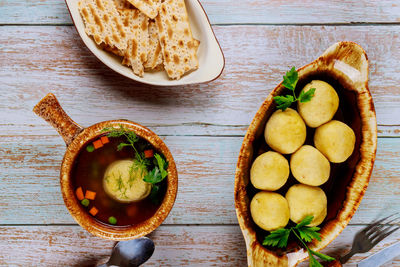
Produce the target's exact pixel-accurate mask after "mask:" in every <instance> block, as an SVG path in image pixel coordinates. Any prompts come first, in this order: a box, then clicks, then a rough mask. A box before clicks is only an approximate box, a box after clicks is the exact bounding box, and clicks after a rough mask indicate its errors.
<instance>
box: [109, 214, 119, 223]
mask: <svg viewBox="0 0 400 267" xmlns="http://www.w3.org/2000/svg"><path fill="white" fill-rule="evenodd" d="M108 222H109V223H110V224H117V218H115V217H114V216H111V217H109V218H108Z"/></svg>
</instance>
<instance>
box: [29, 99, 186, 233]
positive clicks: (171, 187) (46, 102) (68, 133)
mask: <svg viewBox="0 0 400 267" xmlns="http://www.w3.org/2000/svg"><path fill="white" fill-rule="evenodd" d="M33 110H34V112H35V113H36V114H37V115H39V116H40V117H42V118H43V119H45V120H46V121H47V122H48V123H50V124H51V125H52V126H53V127H54V128H55V129H56V130H57V131H58V133H59V134H60V135H61V136H62V138H63V139H64V141H65V143H66V145H67V151H66V152H65V155H64V159H63V161H62V165H61V171H60V183H61V192H62V195H63V198H64V202H65V205H66V207H67V209H68V211H69V212H70V213H71V215H72V217H73V218H74V219H75V220H76V222H77V223H78V224H80V225H81V226H82V227H83V228H85V229H86V230H87V231H89V232H90V233H92V234H93V235H96V236H98V237H101V238H105V239H111V240H129V239H135V238H138V237H142V236H144V235H147V234H149V233H151V232H152V231H154V230H155V229H156V228H157V227H158V226H160V224H161V223H162V222H163V221H164V220H165V218H166V217H167V216H168V214H169V212H170V211H171V209H172V206H173V205H174V202H175V198H176V194H177V190H178V174H177V170H176V165H175V161H174V159H173V157H172V155H171V152H170V151H169V149H168V148H167V146H166V145H165V143H164V142H163V141H162V140H161V139H160V137H158V136H157V135H156V134H155V133H153V132H152V131H150V130H149V129H147V128H146V127H144V126H141V125H139V124H136V123H134V122H131V121H127V120H112V121H105V122H100V123H97V124H94V125H92V126H90V127H88V128H83V127H81V126H79V125H78V124H77V123H75V122H74V121H73V120H72V119H71V118H70V117H68V115H67V114H66V113H65V112H64V110H63V109H62V108H61V106H60V104H59V103H58V101H57V99H56V97H55V96H54V95H53V94H51V93H50V94H48V95H47V96H46V97H44V98H43V99H42V100H41V101H40V102H39V103H38V104H37V105H36V106H35V107H34V109H33ZM121 125H122V126H123V127H124V128H125V129H128V130H132V131H134V132H135V133H136V134H137V136H139V137H141V138H143V139H145V140H146V141H147V142H149V143H150V144H151V145H152V146H153V148H154V149H155V150H156V151H159V152H161V153H162V154H163V155H164V157H165V159H166V160H167V162H168V169H167V172H168V176H167V178H166V179H167V182H166V192H165V195H164V198H163V200H162V202H161V204H160V206H159V208H158V209H157V210H156V212H155V213H154V215H153V216H152V217H150V218H148V219H146V220H144V221H142V222H140V223H137V224H133V225H126V226H113V225H108V224H105V223H102V222H101V221H99V220H97V219H95V218H94V217H92V216H91V215H90V214H89V213H88V211H87V210H86V209H85V208H84V207H83V206H82V205H81V203H80V201H79V200H78V199H77V197H76V196H75V189H74V185H73V181H72V178H71V173H72V170H73V167H74V163H75V161H76V160H77V157H78V155H79V152H80V151H81V149H82V148H83V147H84V146H85V145H87V144H88V142H90V141H91V140H93V139H95V138H96V137H99V136H101V135H104V132H102V130H103V129H104V128H105V127H120V126H121Z"/></svg>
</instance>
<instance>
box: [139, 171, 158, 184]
mask: <svg viewBox="0 0 400 267" xmlns="http://www.w3.org/2000/svg"><path fill="white" fill-rule="evenodd" d="M143 181H145V182H146V183H151V184H156V183H159V182H161V181H162V177H161V173H160V169H159V168H158V167H154V169H152V170H151V171H150V172H148V173H147V174H146V175H145V176H144V177H143Z"/></svg>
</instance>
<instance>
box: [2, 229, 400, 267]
mask: <svg viewBox="0 0 400 267" xmlns="http://www.w3.org/2000/svg"><path fill="white" fill-rule="evenodd" d="M362 228H363V227H361V226H349V227H347V228H345V230H344V231H343V233H342V234H341V235H339V237H338V238H337V239H336V240H335V241H333V242H332V243H331V244H330V245H329V246H328V247H327V248H326V249H324V250H323V252H324V253H327V254H329V255H332V256H334V257H337V256H339V255H343V254H344V253H345V252H346V251H348V250H349V249H350V246H351V243H352V240H353V237H354V235H355V233H356V232H357V231H359V230H361V229H362ZM0 231H1V233H2V235H1V236H0V250H1V252H2V253H0V265H2V266H3V265H7V266H33V265H35V266H36V265H40V266H94V264H95V263H98V262H104V261H105V260H106V259H107V257H108V255H109V253H110V251H111V248H112V246H113V244H114V242H112V241H107V240H102V239H100V238H97V237H93V236H91V235H90V234H89V233H87V232H86V231H84V230H83V229H82V228H80V227H79V226H47V227H46V226H17V227H15V226H13V227H0ZM150 238H152V239H153V240H154V242H155V245H156V250H155V252H154V254H153V256H152V258H150V260H149V261H148V262H147V263H146V264H145V265H144V266H189V265H190V266H245V265H246V253H245V244H244V240H243V238H242V235H241V233H240V229H239V227H238V226H236V225H235V226H233V225H232V226H161V227H160V228H158V229H157V230H156V231H155V232H154V233H152V234H151V235H150ZM396 241H400V232H399V233H395V234H393V235H392V236H389V237H388V238H386V239H385V240H384V241H382V243H380V244H379V245H378V246H377V247H375V248H374V249H373V250H371V252H369V253H365V254H359V255H356V256H354V257H353V258H351V259H350V261H349V264H348V265H346V266H351V267H353V266H355V264H356V263H357V262H359V261H360V260H361V259H363V258H365V257H367V256H369V255H371V254H373V253H375V252H377V251H379V250H381V249H382V248H384V247H387V246H389V245H391V244H393V243H394V242H396ZM391 264H392V265H389V264H388V265H386V266H398V265H399V264H400V258H397V259H395V260H393V261H391ZM301 266H308V265H307V264H306V263H303V264H301Z"/></svg>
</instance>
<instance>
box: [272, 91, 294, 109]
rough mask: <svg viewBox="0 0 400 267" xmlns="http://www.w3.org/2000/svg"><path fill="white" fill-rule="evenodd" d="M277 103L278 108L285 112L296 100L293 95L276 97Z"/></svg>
mask: <svg viewBox="0 0 400 267" xmlns="http://www.w3.org/2000/svg"><path fill="white" fill-rule="evenodd" d="M274 100H275V103H276V104H277V105H278V106H277V108H278V109H281V110H282V111H285V110H286V109H287V108H288V107H290V105H292V103H293V102H294V98H293V96H291V95H286V96H280V95H278V96H274Z"/></svg>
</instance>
